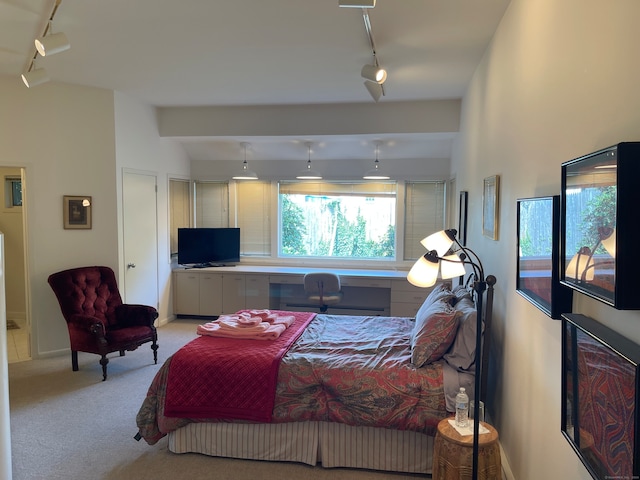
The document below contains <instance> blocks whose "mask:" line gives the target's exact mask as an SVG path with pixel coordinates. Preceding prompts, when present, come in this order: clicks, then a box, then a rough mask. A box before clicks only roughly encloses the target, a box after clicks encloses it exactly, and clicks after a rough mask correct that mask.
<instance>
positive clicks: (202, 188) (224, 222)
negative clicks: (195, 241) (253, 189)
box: [195, 182, 229, 228]
mask: <svg viewBox="0 0 640 480" xmlns="http://www.w3.org/2000/svg"><path fill="white" fill-rule="evenodd" d="M195 189H196V192H195V205H196V224H195V226H196V227H211V228H216V227H228V226H229V184H227V183H222V182H196V184H195Z"/></svg>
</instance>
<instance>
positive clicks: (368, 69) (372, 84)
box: [360, 9, 387, 102]
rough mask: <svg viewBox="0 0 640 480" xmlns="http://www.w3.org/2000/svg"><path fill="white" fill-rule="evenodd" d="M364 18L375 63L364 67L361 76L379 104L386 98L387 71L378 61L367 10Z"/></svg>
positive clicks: (363, 13) (363, 11) (363, 15)
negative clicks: (382, 97)
mask: <svg viewBox="0 0 640 480" xmlns="http://www.w3.org/2000/svg"><path fill="white" fill-rule="evenodd" d="M362 18H363V20H364V28H365V30H366V31H367V36H368V37H369V45H370V46H371V53H372V55H373V63H372V64H367V65H365V66H364V67H362V70H361V71H360V75H362V77H363V78H365V79H366V80H367V81H366V82H364V86H365V87H366V88H367V91H368V92H369V94H370V95H371V97H373V100H374V101H376V102H377V101H378V100H379V99H380V97H381V96H384V87H383V86H382V84H383V83H384V82H385V81H386V80H387V71H386V70H385V69H384V68H382V67H381V66H380V63H379V61H378V54H377V51H376V42H375V41H374V39H373V31H372V30H371V20H370V19H369V13H368V12H367V10H365V9H363V10H362Z"/></svg>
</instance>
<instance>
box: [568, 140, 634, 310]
mask: <svg viewBox="0 0 640 480" xmlns="http://www.w3.org/2000/svg"><path fill="white" fill-rule="evenodd" d="M638 157H640V142H623V143H618V144H617V145H613V146H611V147H608V148H605V149H602V150H598V151H597V152H594V153H591V154H588V155H584V156H582V157H579V158H576V159H574V160H570V161H568V162H564V163H563V164H562V165H561V174H562V177H561V190H560V196H561V224H562V225H563V228H562V232H561V247H560V260H561V267H560V268H561V270H560V273H561V277H560V282H561V283H562V284H564V285H567V286H568V287H570V288H572V289H574V290H576V291H578V292H580V293H583V294H585V295H587V296H589V297H591V298H594V299H596V300H599V301H601V302H603V303H606V304H607V305H610V306H612V307H614V308H616V309H618V310H638V309H640V295H638V292H637V288H636V284H637V281H636V279H637V272H638V271H640V256H639V255H638V254H637V238H638V236H639V235H640V222H638V221H637V219H636V216H637V213H636V209H637V205H638V204H640V189H639V188H638V186H637V179H638V178H640V162H638Z"/></svg>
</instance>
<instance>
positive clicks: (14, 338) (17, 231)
mask: <svg viewBox="0 0 640 480" xmlns="http://www.w3.org/2000/svg"><path fill="white" fill-rule="evenodd" d="M0 184H1V185H0V189H1V193H0V199H1V200H0V201H1V208H0V231H2V232H3V233H4V251H5V260H4V262H5V265H4V267H5V278H6V279H9V278H10V279H11V281H7V282H6V283H5V288H6V315H7V357H8V360H9V363H15V362H22V361H25V360H30V359H31V325H30V322H29V320H28V315H27V281H26V270H27V269H26V264H27V263H26V247H25V245H26V242H25V239H26V221H25V205H24V204H23V192H25V187H26V175H25V170H24V168H21V167H4V166H3V167H0Z"/></svg>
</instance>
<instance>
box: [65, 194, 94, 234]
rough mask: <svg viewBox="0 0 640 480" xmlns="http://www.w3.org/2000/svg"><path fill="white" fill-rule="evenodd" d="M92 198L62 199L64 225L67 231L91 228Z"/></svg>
mask: <svg viewBox="0 0 640 480" xmlns="http://www.w3.org/2000/svg"><path fill="white" fill-rule="evenodd" d="M91 206H92V201H91V197H90V196H87V195H64V196H63V197H62V215H63V224H64V228H65V229H66V230H74V229H90V228H91Z"/></svg>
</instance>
